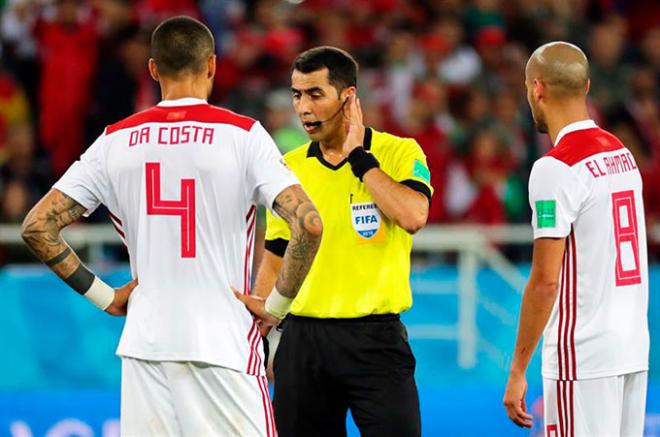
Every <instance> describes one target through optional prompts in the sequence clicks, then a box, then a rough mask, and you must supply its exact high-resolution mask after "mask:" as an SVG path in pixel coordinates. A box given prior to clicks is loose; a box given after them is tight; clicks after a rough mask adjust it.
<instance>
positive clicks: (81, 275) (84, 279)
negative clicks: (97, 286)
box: [64, 263, 96, 294]
mask: <svg viewBox="0 0 660 437" xmlns="http://www.w3.org/2000/svg"><path fill="white" fill-rule="evenodd" d="M95 277H96V276H95V275H94V273H92V272H90V271H89V269H88V268H87V267H85V265H84V264H83V263H80V265H79V266H78V268H77V269H76V270H75V271H74V272H73V273H71V275H69V277H67V278H65V279H64V282H66V283H67V284H69V287H71V288H73V289H74V290H76V292H78V293H79V294H85V293H87V291H88V290H89V287H91V286H92V282H94V278H95Z"/></svg>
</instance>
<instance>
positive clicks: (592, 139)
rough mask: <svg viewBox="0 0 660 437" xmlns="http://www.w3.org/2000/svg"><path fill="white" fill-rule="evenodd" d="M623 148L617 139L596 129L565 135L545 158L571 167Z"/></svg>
mask: <svg viewBox="0 0 660 437" xmlns="http://www.w3.org/2000/svg"><path fill="white" fill-rule="evenodd" d="M623 148H624V146H623V144H622V143H621V141H619V139H618V138H617V137H615V136H614V135H612V134H611V133H609V132H607V131H604V130H603V129H601V128H598V127H596V128H591V129H582V130H578V131H574V132H569V133H567V134H566V135H564V137H563V138H562V139H561V141H559V143H558V144H557V145H556V146H555V147H554V148H553V149H552V150H550V151H549V152H548V153H546V154H545V156H550V157H552V158H555V159H557V160H559V161H561V162H563V163H564V164H566V165H568V166H569V167H572V166H574V165H575V164H577V163H578V162H581V161H583V160H585V159H587V158H588V157H590V156H593V155H597V154H599V153H603V152H612V151H614V150H619V149H623Z"/></svg>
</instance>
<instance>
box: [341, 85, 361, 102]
mask: <svg viewBox="0 0 660 437" xmlns="http://www.w3.org/2000/svg"><path fill="white" fill-rule="evenodd" d="M341 94H343V96H342V95H340V100H343V101H346V100H348V99H349V98H350V97H353V96H357V88H356V87H354V86H349V87H348V88H344V90H343V91H342V93H341Z"/></svg>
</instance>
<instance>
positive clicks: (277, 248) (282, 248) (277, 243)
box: [264, 238, 289, 258]
mask: <svg viewBox="0 0 660 437" xmlns="http://www.w3.org/2000/svg"><path fill="white" fill-rule="evenodd" d="M288 245H289V240H285V239H284V238H276V239H274V240H266V242H265V243H264V247H265V248H266V250H267V251H269V252H272V253H273V254H275V255H277V256H279V257H280V258H281V257H283V256H284V252H286V247H287V246H288Z"/></svg>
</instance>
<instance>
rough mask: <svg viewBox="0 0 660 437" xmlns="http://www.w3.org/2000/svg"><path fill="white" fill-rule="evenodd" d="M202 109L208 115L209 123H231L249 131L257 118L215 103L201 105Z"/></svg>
mask: <svg viewBox="0 0 660 437" xmlns="http://www.w3.org/2000/svg"><path fill="white" fill-rule="evenodd" d="M200 111H203V112H204V113H205V115H206V116H207V117H208V122H209V123H221V124H230V125H232V126H236V127H239V128H241V129H243V130H246V131H249V130H251V129H252V127H253V126H254V125H255V123H256V122H257V120H255V119H254V118H252V117H249V116H247V115H243V114H238V113H236V112H234V111H231V110H229V109H227V108H222V107H220V106H214V105H200Z"/></svg>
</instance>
